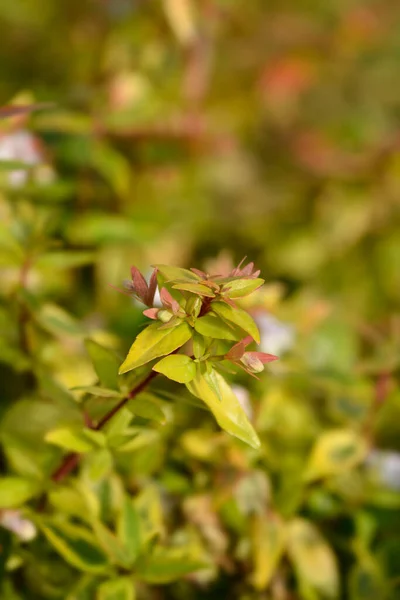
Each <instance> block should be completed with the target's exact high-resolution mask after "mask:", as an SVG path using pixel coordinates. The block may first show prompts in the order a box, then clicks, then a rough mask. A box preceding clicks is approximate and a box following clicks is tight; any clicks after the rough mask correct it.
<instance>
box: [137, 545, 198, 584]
mask: <svg viewBox="0 0 400 600" xmlns="http://www.w3.org/2000/svg"><path fill="white" fill-rule="evenodd" d="M207 566H208V565H206V564H205V563H204V562H203V561H201V560H200V559H199V558H197V557H192V556H191V554H190V552H188V551H187V550H186V549H185V548H156V549H155V550H154V551H153V552H152V554H149V555H146V556H143V557H141V558H140V559H139V561H138V562H137V563H136V565H135V568H136V571H137V573H138V575H139V577H140V579H142V580H143V581H146V582H147V583H153V584H161V583H170V582H171V581H176V580H177V579H181V578H182V577H184V576H185V575H188V574H189V573H193V572H194V571H198V570H199V569H204V568H205V567H207Z"/></svg>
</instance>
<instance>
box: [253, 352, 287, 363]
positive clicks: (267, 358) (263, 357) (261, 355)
mask: <svg viewBox="0 0 400 600" xmlns="http://www.w3.org/2000/svg"><path fill="white" fill-rule="evenodd" d="M247 354H251V355H252V356H255V357H256V358H258V360H260V361H261V362H262V363H263V365H265V364H266V363H269V362H272V361H274V360H279V358H278V356H275V355H274V354H267V353H266V352H247Z"/></svg>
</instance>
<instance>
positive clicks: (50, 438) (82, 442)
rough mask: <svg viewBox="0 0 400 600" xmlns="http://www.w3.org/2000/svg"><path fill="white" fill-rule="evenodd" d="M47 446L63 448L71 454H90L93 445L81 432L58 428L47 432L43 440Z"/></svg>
mask: <svg viewBox="0 0 400 600" xmlns="http://www.w3.org/2000/svg"><path fill="white" fill-rule="evenodd" d="M44 439H45V440H46V442H48V443H49V444H54V445H55V446H59V447H60V448H65V449H66V450H70V451H72V452H82V453H83V452H90V451H91V450H93V448H94V447H95V445H94V444H93V443H92V442H91V441H90V440H89V439H88V438H86V437H85V436H84V434H83V433H82V430H74V429H69V428H68V427H60V428H58V429H53V430H52V431H49V432H48V433H47V434H46V435H45V438H44Z"/></svg>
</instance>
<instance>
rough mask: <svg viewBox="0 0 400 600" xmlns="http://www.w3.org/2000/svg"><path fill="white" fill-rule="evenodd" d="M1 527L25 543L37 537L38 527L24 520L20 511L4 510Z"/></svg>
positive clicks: (1, 515) (0, 517) (0, 515)
mask: <svg viewBox="0 0 400 600" xmlns="http://www.w3.org/2000/svg"><path fill="white" fill-rule="evenodd" d="M0 525H1V526H2V527H4V528H5V529H8V530H9V531H12V532H13V533H15V535H17V536H18V537H19V538H20V539H21V540H22V541H23V542H29V541H30V540H33V538H34V537H36V533H37V531H36V527H35V525H34V524H33V523H32V521H28V519H24V518H23V517H21V514H20V513H19V511H18V510H3V511H2V512H0Z"/></svg>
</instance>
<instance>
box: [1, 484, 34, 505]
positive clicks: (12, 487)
mask: <svg viewBox="0 0 400 600" xmlns="http://www.w3.org/2000/svg"><path fill="white" fill-rule="evenodd" d="M40 490H41V486H40V483H38V482H37V481H35V480H33V479H26V478H24V477H13V476H10V477H1V478H0V509H2V508H15V507H17V506H21V504H24V502H26V501H27V500H30V499H31V498H33V497H34V496H37V495H38V494H39V493H40Z"/></svg>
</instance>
